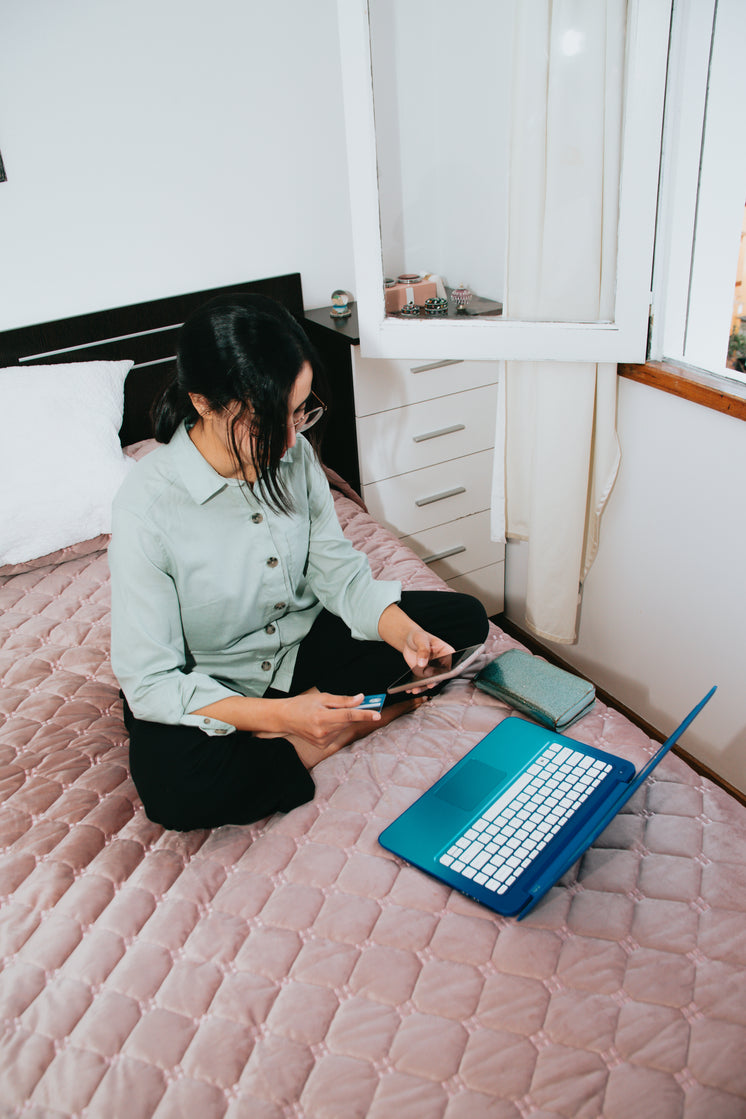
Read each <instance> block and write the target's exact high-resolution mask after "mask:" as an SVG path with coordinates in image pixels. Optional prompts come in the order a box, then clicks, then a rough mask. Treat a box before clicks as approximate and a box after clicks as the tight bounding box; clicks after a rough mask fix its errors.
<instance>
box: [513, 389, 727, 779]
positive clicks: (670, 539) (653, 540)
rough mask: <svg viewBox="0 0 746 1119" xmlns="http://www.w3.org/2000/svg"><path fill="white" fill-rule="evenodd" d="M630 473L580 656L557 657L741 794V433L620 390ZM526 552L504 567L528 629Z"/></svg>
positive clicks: (619, 492)
mask: <svg viewBox="0 0 746 1119" xmlns="http://www.w3.org/2000/svg"><path fill="white" fill-rule="evenodd" d="M618 429H619V436H620V440H621V445H622V465H621V469H620V472H619V477H618V479H617V482H616V485H615V487H614V490H613V492H612V495H611V498H610V500H609V503H608V506H607V508H606V512H605V513H604V518H603V521H602V524H601V544H600V548H599V552H598V556H597V558H596V562H595V564H594V566H593V567H592V568H591V571H590V573H589V575H588V578H587V580H586V584H585V590H584V594H583V603H582V607H581V613H580V631H579V640H578V643H577V645H574V646H567V645H563V646H557V647H555V649H554V651H555V652H556V653H557V654H558V655H559V656H561V657H562V658H563V660H565V661H567V662H569V663H570V664H572V665H573V666H575V667H576V668H577V670H578V671H579V672H582V673H587V674H588V675H589V676H591V677H592V678H593V679H594V680H595V681H596V683H597V684H599V685H600V686H601V687H602V688H604V689H606V690H607V691H608V692H610V693H611V694H612V695H613V696H615V697H616V698H617V699H618V700H620V701H621V702H622V703H624V704H626V705H627V706H629V707H630V708H632V710H634V711H636V712H637V713H638V714H639V715H641V716H642V717H643V718H644V719H646V720H647V721H648V722H650V723H651V724H652V725H653V726H655V727H657V728H659V729H660V730H662V731H664V732H666V733H670V732H671V731H672V730H673V729H674V728H675V727H676V725H677V724H678V723H679V721H680V719H681V718H682V717H683V716H684V715H685V714H686V712H687V711H688V710H689V709H690V707H692V706H693V705H694V703H695V702H696V700H698V699H701V697H702V696H703V695H704V694H705V692H706V691H707V690H708V689H709V688H710V686H711V685H712V684H717V685H718V691H717V692H716V694H715V696H714V697H713V699H712V700H711V701H710V703H709V704H708V706H707V707H706V708H705V710H704V711H703V712H702V713H701V714H700V715H699V717H698V718H697V720H696V722H695V723H694V724H693V726H692V727H691V728H690V729H689V730H688V731H687V732H686V733H685V735H684V737H683V739H682V742H681V744H682V746H683V747H684V748H685V749H686V750H688V751H689V752H690V753H691V754H693V755H694V756H695V757H697V758H699V759H700V760H701V761H703V762H704V763H705V764H707V765H709V766H710V767H711V768H712V769H713V770H715V771H716V772H717V773H719V774H720V775H721V776H722V777H724V778H725V779H726V780H727V781H730V782H731V783H732V784H733V785H735V786H736V787H738V788H740V789H741V790H743V791H746V686H745V685H744V679H745V678H746V515H745V513H744V510H745V509H746V499H745V497H744V483H745V482H746V424H744V422H743V421H742V420H737V419H733V418H731V417H730V416H727V415H724V414H722V413H719V412H714V411H711V410H709V409H707V408H703V407H702V406H700V405H697V404H694V403H692V402H690V401H686V400H681V399H679V398H677V397H675V396H671V395H669V394H667V393H663V392H660V391H658V390H656V389H652V388H649V387H648V386H645V385H640V384H637V383H635V382H632V381H627V380H621V379H620V381H619V414H618ZM525 557H526V546H525V545H522V544H510V545H509V546H508V549H507V556H506V571H507V575H506V579H507V588H506V592H507V593H506V600H507V608H506V609H507V614H508V616H509V617H510V618H511V619H512V620H513V621H514V622H515V623H516V624H517V625H522V624H523V623H524V605H525V570H526V565H525Z"/></svg>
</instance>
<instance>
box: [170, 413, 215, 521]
mask: <svg viewBox="0 0 746 1119" xmlns="http://www.w3.org/2000/svg"><path fill="white" fill-rule="evenodd" d="M170 446H171V447H172V448H173V455H174V459H175V461H176V465H177V466H178V469H179V475H180V477H181V480H182V481H183V483H184V485H185V486H186V488H187V490H188V492H189V494H190V496H191V497H192V498H193V499H194V500H195V501H196V502H197V504H198V505H204V503H205V502H206V501H209V500H210V498H211V497H214V495H215V494H216V493H220V491H221V490H224V489H225V488H226V486H227V485H228V479H227V478H224V477H223V476H222V474H218V472H217V470H214V469H213V468H212V467H211V466H210V464H209V462H208V461H207V459H206V458H204V456H203V455H201V454H200V452H199V451H198V450H197V448H196V447H195V445H194V443H192V441H191V439H190V438H189V432H188V431H187V426H186V422H184V423H182V424H181V425H180V426H179V427H178V428H177V429H176V431H175V432H174V435H173V437H172V439H171V443H170Z"/></svg>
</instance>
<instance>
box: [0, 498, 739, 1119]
mask: <svg viewBox="0 0 746 1119" xmlns="http://www.w3.org/2000/svg"><path fill="white" fill-rule="evenodd" d="M337 505H338V510H339V514H340V519H341V521H342V523H343V526H344V527H345V530H346V531H347V532H348V534H349V535H350V536H351V538H352V539H353V540H354V541H355V542H356V543H357V544H358V546H360V547H361V548H363V549H364V550H365V551H367V553H368V554H369V556H370V558H371V563H372V566H373V569H374V572H375V573H376V574H378V575H385V576H396V577H401V578H402V579H403V581H404V582H405V584H407V585H408V586H413V585H417V586H439V585H440V584H439V581H438V579H437V578H436V577H435V576H434V575H432V574H431V573H430V572H429V571H428V570H427V569H426V568H425V567H423V565H422V564H421V563H420V562H419V561H418V560H416V559H415V558H414V557H413V556H412V554H411V553H409V552H408V551H406V550H405V549H404V548H403V547H402V546H401V545H400V544H398V543H397V542H395V541H394V540H393V538H392V537H391V536H390V535H389V534H388V533H387V532H385V530H383V529H382V528H380V527H379V526H377V525H376V524H375V522H373V521H372V520H371V519H370V518H369V517H368V516H367V514H366V513H365V512H364V511H363V510H361V509H360V508H359V507H358V506H357V505H355V504H353V503H352V502H351V501H349V500H348V499H346V498H344V497H338V498H337ZM106 578H107V567H106V556H105V553H104V552H101V551H99V552H95V553H93V554H91V555H83V556H77V557H73V558H71V559H68V560H67V561H66V562H64V563H59V564H57V565H56V566H54V567H46V568H39V569H38V570H36V571H32V572H28V573H24V574H17V575H14V576H11V577H6V578H4V579H2V580H0V583H1V584H2V585H1V586H0V606H1V607H2V644H1V647H0V683H1V688H0V726H1V730H0V798H1V801H0V803H1V807H0V847H1V848H2V859H1V862H0V897H1V898H2V912H1V926H2V941H1V943H0V959H1V961H2V971H1V972H0V1006H1V1007H2V1038H1V1041H0V1115H2V1116H3V1117H9V1116H28V1117H29V1119H60V1117H65V1116H67V1117H73V1116H75V1117H80V1119H146V1117H151V1116H153V1117H156V1119H221V1117H226V1119H290V1117H292V1119H357V1117H363V1116H369V1117H371V1119H519V1117H526V1116H533V1117H535V1119H559V1117H563V1119H598V1117H602V1116H603V1117H604V1119H678V1117H686V1119H736V1117H742V1116H744V1115H746V1061H744V1053H746V871H745V869H744V868H745V867H746V809H744V808H742V807H741V806H740V805H739V804H738V803H736V802H735V801H734V800H733V799H731V798H730V797H729V796H728V795H727V794H726V793H724V792H722V791H720V790H719V789H718V788H717V787H715V786H713V785H712V784H711V783H709V782H708V781H706V780H704V779H702V778H700V777H698V776H697V775H696V774H695V773H694V772H693V771H692V770H691V769H690V768H688V767H687V766H686V765H685V764H684V763H683V762H682V761H680V760H678V759H676V758H673V757H669V758H668V759H667V760H666V761H665V762H664V763H663V765H662V766H661V767H660V768H659V769H658V770H657V771H656V774H655V777H654V779H652V780H650V781H649V782H648V783H647V785H646V786H645V787H644V788H643V789H642V790H640V791H639V793H638V794H636V796H635V798H634V800H633V801H632V802H631V803H630V804H628V805H627V806H626V808H625V810H624V811H623V812H622V814H621V815H620V816H618V817H617V819H616V820H615V821H614V823H613V824H612V825H611V826H610V827H609V828H608V830H607V831H606V832H605V833H604V834H603V836H602V837H601V838H600V839H599V841H598V842H597V843H596V844H595V846H594V847H593V848H592V849H591V850H590V851H589V852H588V853H587V854H586V855H585V857H584V858H583V860H582V862H581V863H580V865H579V866H578V867H575V868H574V869H573V870H572V871H571V872H570V873H569V874H568V875H567V876H566V877H565V879H564V880H563V881H562V882H561V883H560V884H558V885H557V886H556V887H555V888H554V889H553V890H552V891H551V893H550V894H549V895H548V897H547V898H546V899H545V900H544V901H543V903H542V904H541V905H540V906H539V907H538V908H537V909H536V910H534V912H533V913H532V914H531V915H530V916H529V917H528V918H527V919H526V920H525V921H523V922H521V923H516V922H514V921H511V920H506V919H502V918H499V917H497V916H496V915H494V914H493V913H491V912H490V911H488V910H486V909H484V908H482V907H480V906H479V905H477V904H475V903H473V902H471V901H469V900H468V899H466V898H464V897H463V896H461V895H459V894H457V893H455V892H452V891H450V890H449V889H447V888H446V887H444V886H442V885H440V884H438V883H437V882H435V881H434V880H432V879H430V878H428V877H427V876H425V875H424V874H421V873H419V872H418V871H416V870H414V869H412V868H411V867H408V866H406V865H403V864H402V863H400V862H399V861H398V860H396V859H395V858H393V857H391V856H390V855H388V854H387V853H386V852H384V851H383V850H382V849H381V848H380V847H379V845H378V843H377V836H378V834H379V833H380V831H381V829H382V828H383V827H384V826H385V825H386V824H387V823H388V822H389V821H390V820H391V819H393V817H394V816H395V815H397V814H398V813H399V812H400V811H401V810H402V809H403V808H404V807H405V806H406V805H408V804H409V803H410V802H411V801H412V800H413V799H414V798H415V797H416V796H417V795H418V794H419V793H420V791H421V790H423V789H424V788H425V787H426V786H428V785H429V784H431V783H432V782H433V780H434V779H435V778H437V777H438V776H439V775H441V774H442V773H443V771H444V770H445V769H446V768H447V767H448V766H449V765H450V764H452V763H453V762H454V761H455V760H456V759H457V758H459V757H460V756H462V755H463V754H464V753H465V751H466V750H468V749H469V748H470V747H471V746H473V745H474V743H475V742H477V741H478V740H479V739H480V738H481V737H482V736H483V735H484V734H485V733H487V732H488V731H489V730H490V729H492V727H494V726H495V725H496V724H497V723H498V722H499V721H500V720H501V719H503V718H504V717H505V716H506V715H507V714H508V713H509V712H508V709H507V708H506V707H505V706H504V705H502V704H500V703H498V702H497V701H495V700H492V699H491V698H489V697H487V696H485V695H484V694H483V693H481V692H478V691H477V690H475V689H474V688H473V686H472V685H471V684H470V682H469V681H467V680H460V681H458V682H454V683H452V684H451V685H450V686H449V687H448V689H447V690H446V691H445V692H444V693H442V694H441V695H439V696H437V697H436V698H435V699H434V700H433V701H432V702H431V703H430V704H428V705H426V706H425V707H423V708H421V709H420V710H419V711H417V712H416V713H414V714H411V715H408V716H405V717H403V718H401V719H399V720H398V721H397V722H395V723H394V724H392V725H391V726H390V727H388V728H385V729H382V730H380V731H377V732H376V733H374V734H373V735H371V736H370V737H369V738H367V739H365V740H363V741H361V742H359V743H357V744H356V745H355V746H354V747H353V748H351V749H349V750H346V751H342V752H341V753H339V754H337V755H335V756H334V757H332V758H329V759H328V760H327V761H326V762H324V763H322V764H321V765H320V766H319V767H318V768H317V769H316V771H315V775H316V780H317V795H316V798H315V800H314V801H313V802H312V803H311V804H308V805H306V806H304V807H302V808H299V809H296V810H295V811H293V812H291V813H290V814H289V815H287V816H276V817H273V818H271V819H269V820H267V821H265V822H263V823H261V824H257V825H254V826H252V827H226V828H221V829H218V830H215V831H212V832H208V831H202V832H196V833H191V834H187V835H184V834H176V833H169V832H165V831H164V830H163V829H162V828H160V827H157V826H156V825H154V824H151V823H150V822H149V821H148V820H147V819H146V818H145V816H144V814H143V811H142V808H141V805H140V803H139V800H138V798H137V795H136V793H135V790H134V788H133V786H132V782H131V781H130V778H129V774H128V769H127V747H126V740H125V734H124V730H123V725H122V717H121V704H120V701H119V698H118V689H117V686H116V684H115V681H114V678H113V676H112V672H111V668H110V665H109V660H108V634H109V631H108V590H107V582H106ZM512 644H515V643H514V642H512V641H511V640H510V639H509V638H508V637H506V636H505V635H504V634H501V633H500V632H499V631H498V630H497V629H494V628H493V630H492V633H491V637H490V649H489V652H490V655H495V654H496V653H498V652H500V651H502V650H503V649H505V648H508V647H509V646H511V645H512ZM571 733H572V734H573V735H574V736H575V737H577V738H579V739H582V740H583V741H584V742H588V743H593V744H594V745H598V746H601V747H606V748H609V749H611V750H613V751H615V752H617V753H620V754H624V755H626V756H628V757H630V758H631V759H632V760H633V761H634V762H635V763H639V762H640V761H642V760H643V759H644V758H645V757H647V756H648V755H649V754H650V752H651V750H652V745H653V744H652V743H651V742H650V740H649V739H648V738H646V737H645V735H644V734H642V732H641V731H639V730H637V729H635V728H634V727H633V726H631V724H630V723H629V722H628V721H626V720H625V719H624V718H623V717H622V716H621V715H619V714H618V713H617V712H615V711H613V710H610V709H608V708H606V707H604V706H603V705H602V704H600V703H599V704H597V706H596V708H595V709H594V711H593V712H592V713H591V714H590V715H588V716H586V717H585V718H584V719H583V720H582V721H581V722H580V723H578V724H576V725H575V726H574V727H573V728H572V731H571Z"/></svg>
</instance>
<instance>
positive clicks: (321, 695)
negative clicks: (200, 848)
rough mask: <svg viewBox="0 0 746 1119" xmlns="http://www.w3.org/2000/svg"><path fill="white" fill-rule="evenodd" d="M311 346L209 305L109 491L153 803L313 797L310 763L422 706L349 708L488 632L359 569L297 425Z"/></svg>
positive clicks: (126, 667) (263, 802)
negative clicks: (149, 432)
mask: <svg viewBox="0 0 746 1119" xmlns="http://www.w3.org/2000/svg"><path fill="white" fill-rule="evenodd" d="M315 360H316V359H315V355H314V352H313V350H312V348H311V346H310V343H309V342H308V340H307V338H306V337H305V335H304V334H303V331H302V330H301V329H300V327H299V326H298V324H297V323H296V322H295V320H294V319H293V318H292V316H291V315H290V314H289V313H288V312H287V311H286V310H285V309H284V308H282V307H281V306H280V305H279V304H277V303H275V302H273V301H272V300H270V299H267V298H265V297H262V296H244V295H236V296H229V297H225V298H222V299H218V300H214V301H213V302H211V303H209V304H208V305H207V306H206V307H203V308H202V309H201V310H200V311H198V312H197V313H196V314H195V315H194V316H193V317H192V318H191V319H190V320H189V321H188V322H187V323H186V324H185V325H184V327H183V329H182V333H181V336H180V344H179V352H178V361H177V376H176V379H175V380H174V382H173V383H172V384H171V385H170V386H169V387H168V389H167V390H166V392H165V394H164V395H163V397H162V399H161V400H160V401H159V403H158V405H157V407H156V414H155V421H156V422H155V434H156V437H157V439H158V440H159V441H160V442H161V443H163V444H165V446H163V447H159V448H158V449H157V450H155V451H154V452H152V454H150V455H148V456H147V457H146V458H144V459H143V460H141V461H140V462H139V463H138V464H137V465H136V466H135V467H134V468H133V469H132V470H131V471H130V474H129V475H128V477H127V479H126V481H125V483H124V485H123V486H122V488H121V490H120V492H119V493H118V495H117V497H116V500H115V502H114V513H113V531H112V540H111V545H110V548H109V563H110V567H111V576H112V664H113V667H114V672H115V673H116V675H117V678H118V679H119V682H120V684H121V686H122V691H123V694H124V696H125V707H124V714H125V722H126V725H127V728H128V730H129V735H130V767H131V773H132V778H133V780H134V782H135V785H136V787H137V790H138V792H139V794H140V796H141V798H142V801H143V804H144V806H145V810H146V812H147V814H148V816H149V817H150V818H151V819H152V820H154V821H156V822H158V823H161V824H163V825H164V826H165V827H167V828H174V829H178V830H188V829H191V828H199V827H215V826H218V825H220V824H227V823H233V824H240V823H249V822H251V821H252V820H256V819H260V818H261V817H263V816H266V815H268V814H269V813H271V812H274V811H283V812H286V811H288V810H289V809H291V808H293V807H295V806H296V805H298V804H302V803H304V802H305V801H308V800H310V799H311V798H312V797H313V792H314V785H313V781H312V779H311V776H310V773H309V770H310V769H311V768H312V767H313V766H314V765H315V764H316V763H317V762H319V761H321V760H322V759H323V758H325V757H328V756H329V755H330V754H332V753H334V752H335V751H336V750H338V749H340V748H341V747H342V746H345V745H347V744H349V743H350V742H352V741H354V740H355V739H356V738H358V737H361V736H362V735H364V734H368V733H369V732H370V731H371V730H373V729H375V728H376V727H377V726H380V725H381V724H382V723H385V722H387V721H389V720H391V719H392V718H395V717H396V716H397V715H400V714H402V713H403V712H404V711H405V710H411V709H412V707H413V706H414V705H416V704H417V703H418V702H421V699H419V700H418V699H417V698H408V699H407V700H406V701H405V702H403V703H402V702H396V703H393V702H392V703H391V704H390V705H388V706H385V707H384V709H383V711H382V712H381V713H377V712H372V711H367V710H361V709H359V705H360V703H361V701H362V698H363V695H364V694H365V693H370V692H381V691H384V690H385V689H386V687H387V685H388V684H390V683H391V682H392V681H393V680H394V679H396V678H397V677H398V676H399V675H401V673H402V672H403V671H405V670H406V668H407V666H409V667H411V668H417V667H419V668H424V666H425V665H426V664H427V662H428V661H429V660H431V659H433V658H436V657H440V656H445V655H447V654H448V653H450V652H453V650H454V648H459V647H463V646H466V645H470V644H474V643H477V642H479V641H483V640H484V638H485V636H486V633H487V619H486V615H485V612H484V610H483V608H482V606H481V604H480V603H478V602H477V601H476V600H475V599H472V598H470V597H468V596H464V595H455V594H451V593H441V592H422V591H420V592H416V591H413V592H405V593H402V591H401V585H400V584H399V583H396V582H384V581H376V580H374V579H373V577H372V575H371V572H370V568H369V565H368V561H367V559H366V558H365V557H364V556H363V555H362V554H361V553H359V552H357V551H356V550H355V549H354V548H353V547H352V546H351V545H350V544H349V542H348V541H347V540H346V539H345V538H344V536H343V535H342V532H341V530H340V527H339V523H338V521H337V518H336V514H335V511H334V505H333V501H332V498H331V494H330V492H329V487H328V484H327V482H326V478H325V475H324V473H323V470H322V468H321V466H320V465H319V463H318V460H317V458H316V455H315V453H314V451H313V449H312V448H311V445H310V444H309V442H308V441H307V440H306V438H305V437H304V436H303V435H302V434H301V432H303V431H305V430H307V429H308V428H309V427H311V426H312V424H314V423H315V422H316V420H317V419H318V418H319V417H320V416H321V414H322V413H323V410H324V405H323V403H322V402H321V401H320V400H319V399H318V398H317V397H316V395H315V393H314V388H313V384H314V363H315Z"/></svg>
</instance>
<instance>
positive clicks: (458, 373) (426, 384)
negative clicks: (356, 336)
mask: <svg viewBox="0 0 746 1119" xmlns="http://www.w3.org/2000/svg"><path fill="white" fill-rule="evenodd" d="M351 357H352V376H353V386H354V400H355V416H356V427H357V445H358V459H359V466H360V482H361V488H362V494H363V498H364V500H365V503H366V505H367V506H368V508H369V509H370V511H371V513H372V514H373V516H374V517H376V519H377V520H379V521H381V522H383V523H384V524H386V525H387V526H388V527H389V528H390V529H391V530H392V531H393V532H394V533H396V535H397V536H400V537H402V538H403V539H404V540H405V542H406V543H407V544H408V545H409V546H410V547H411V548H412V550H413V551H414V552H416V553H417V555H419V556H420V557H422V558H423V559H424V560H425V562H426V563H428V564H429V565H430V566H431V567H432V570H433V571H435V572H436V573H437V574H438V575H440V576H441V578H443V579H445V580H446V582H447V583H448V584H449V586H451V587H453V588H454V590H459V591H464V592H467V593H469V594H473V595H475V596H476V597H477V598H479V599H480V601H481V602H482V603H483V605H484V607H485V609H486V610H487V613H488V614H489V615H494V614H499V613H500V612H501V611H502V609H503V600H504V599H503V596H504V583H505V549H504V545H502V544H495V543H492V542H491V541H490V523H489V521H490V514H489V507H490V492H491V482H492V455H493V445H494V437H495V414H496V407H497V379H498V366H497V363H496V362H490V361H450V362H443V361H440V362H427V361H422V362H418V361H412V360H407V359H395V358H387V359H371V358H364V357H362V356H361V355H360V348H359V346H353V347H351Z"/></svg>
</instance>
